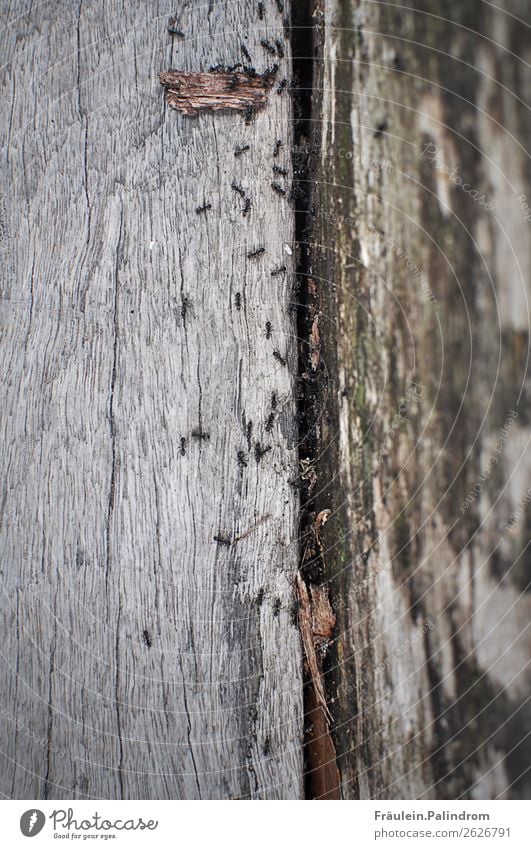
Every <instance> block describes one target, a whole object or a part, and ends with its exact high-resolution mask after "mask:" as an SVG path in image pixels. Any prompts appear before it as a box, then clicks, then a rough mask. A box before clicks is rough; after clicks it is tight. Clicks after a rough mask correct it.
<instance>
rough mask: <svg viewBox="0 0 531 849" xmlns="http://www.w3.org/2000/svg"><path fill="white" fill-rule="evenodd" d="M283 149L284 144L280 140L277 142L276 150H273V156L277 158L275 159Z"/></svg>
mask: <svg viewBox="0 0 531 849" xmlns="http://www.w3.org/2000/svg"><path fill="white" fill-rule="evenodd" d="M281 147H282V142H281V141H280V139H278V140H277V141H276V142H275V149H274V150H273V156H274V157H275V159H276V157H277V156H278V154H279V152H280V148H281Z"/></svg>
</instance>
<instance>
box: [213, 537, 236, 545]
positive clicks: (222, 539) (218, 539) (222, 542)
mask: <svg viewBox="0 0 531 849" xmlns="http://www.w3.org/2000/svg"><path fill="white" fill-rule="evenodd" d="M214 542H217V544H218V545H226V546H227V547H228V546H231V545H232V541H231V540H230V539H229V538H228V537H224V536H222V535H221V534H217V536H215V537H214Z"/></svg>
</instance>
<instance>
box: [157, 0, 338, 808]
mask: <svg viewBox="0 0 531 849" xmlns="http://www.w3.org/2000/svg"><path fill="white" fill-rule="evenodd" d="M259 6H260V4H259ZM314 12H315V4H314V0H293V2H292V12H291V21H290V22H289V23H290V24H291V44H292V55H293V84H292V97H293V114H294V132H293V141H294V147H293V153H292V159H293V174H294V179H293V189H292V192H291V199H292V200H293V203H294V215H295V241H296V245H297V271H296V282H295V285H294V287H293V292H292V295H293V302H294V306H295V310H296V316H297V337H298V374H297V399H296V403H297V421H298V428H299V462H300V469H301V474H300V477H299V479H298V481H297V482H295V485H296V486H297V487H298V488H299V492H300V539H301V544H300V563H299V571H298V574H297V586H296V592H297V600H296V606H297V613H298V623H299V628H300V632H301V640H302V646H303V650H304V658H305V661H304V762H305V796H306V798H309V799H339V798H340V778H339V771H338V767H337V761H336V751H335V746H334V742H333V738H332V733H331V725H332V715H331V713H330V710H329V707H328V700H327V694H326V680H325V677H326V676H325V670H324V663H325V658H326V653H327V648H328V644H329V642H330V639H331V638H332V635H333V631H334V628H335V624H336V619H335V615H334V613H333V610H332V607H331V605H330V602H329V599H328V590H327V588H326V586H325V583H326V580H327V578H328V577H329V576H328V574H327V569H326V563H325V552H324V548H323V545H322V543H321V537H320V532H321V528H322V525H323V524H324V523H325V522H326V519H327V518H328V515H329V513H330V511H329V510H321V511H319V512H317V510H316V508H315V506H314V504H313V500H312V493H313V489H314V487H315V484H316V482H317V475H316V472H315V466H316V462H317V457H318V438H317V431H316V427H317V414H318V399H319V397H320V395H321V384H322V381H323V379H324V378H323V376H322V375H323V372H322V369H321V362H320V332H319V314H318V312H316V309H315V302H316V291H315V288H316V286H317V284H316V283H315V281H313V280H312V279H311V277H310V272H311V268H310V242H309V239H310V235H311V224H312V215H311V209H310V153H309V151H310V150H311V144H310V142H311V141H312V139H313V136H314V133H313V132H312V126H311V122H312V94H313V87H314V85H315V80H314V46H315V44H314V42H315V38H316V27H315V23H314V17H313V15H314ZM174 23H175V22H174V21H173V23H172V20H170V24H171V27H170V28H169V31H170V33H172V34H175V35H179V36H181V35H183V33H181V32H180V31H178V30H175V29H174ZM261 43H262V45H263V46H264V47H267V48H268V50H269V52H271V53H272V54H273V55H278V56H279V57H280V58H282V57H283V56H284V51H283V49H282V50H281V48H280V47H279V42H276V45H270V44H269V43H267V42H265V41H264V40H262V42H261ZM280 50H281V52H280ZM245 53H246V54H247V56H248V53H247V51H245ZM249 59H250V57H249ZM277 71H278V65H277V64H274V65H273V66H272V67H271V68H270V69H269V70H267V71H266V72H265V73H264V74H258V73H257V72H256V70H255V68H254V67H251V66H249V65H242V63H240V62H238V63H237V64H236V65H233V66H232V67H226V66H219V65H218V66H214V67H211V68H210V69H209V71H208V72H202V73H189V72H183V71H178V70H169V71H164V72H162V73H161V74H160V82H161V84H162V85H163V86H164V88H165V90H166V100H167V103H168V104H169V105H170V106H172V107H173V108H174V109H176V110H178V111H179V112H183V113H184V114H186V115H195V114H197V113H198V112H200V111H204V110H206V111H217V110H227V109H232V110H240V111H244V112H245V113H246V117H247V119H248V120H252V118H253V117H254V113H255V112H256V111H257V110H258V109H261V108H263V107H264V106H265V105H266V104H267V100H268V96H269V92H270V90H271V88H272V86H273V84H274V81H275V77H276V74H277ZM285 83H286V80H283V81H282V83H281V84H280V86H279V90H283V88H284V87H285V85H284V84H285ZM278 144H280V142H277V145H278ZM243 150H245V148H243V149H241V150H238V151H236V154H237V155H238V154H240V153H242V152H243ZM304 151H307V152H306V153H305V152H304ZM275 155H276V154H275ZM276 172H277V173H283V171H282V169H280V168H278V166H277V167H276ZM271 185H272V188H273V189H274V190H275V191H277V192H279V193H284V194H285V190H284V189H283V188H282V187H281V186H280V185H279V184H278V183H276V182H273V183H272V184H271ZM232 188H233V189H234V190H235V191H237V192H239V193H240V194H242V195H244V193H243V190H242V189H241V188H239V187H238V186H237V185H233V187H232ZM312 200H314V199H313V198H312ZM209 208H210V205H204V206H202V207H198V209H197V210H196V211H197V213H198V214H199V213H202V212H205V211H206V210H207V209H209ZM247 210H248V207H246V208H245V212H246V211H247ZM245 212H244V214H245ZM261 252H263V248H260V249H258V250H257V251H254V252H253V253H250V254H248V258H249V259H250V258H252V257H254V256H256V255H258V254H260V253H261ZM282 270H283V269H279V270H278V272H280V271H282ZM276 273H277V271H274V272H272V274H276ZM274 355H275V356H276V357H277V359H279V361H280V362H281V363H282V364H283V365H285V361H284V360H283V358H282V357H281V355H280V354H279V352H274ZM258 450H259V443H257V451H258ZM258 459H259V458H258ZM267 518H268V517H267ZM249 532H250V531H249ZM246 535H247V533H246V534H243V535H242V536H240V537H237V538H236V539H234V540H231V539H229V538H228V537H226V536H222V535H218V536H216V537H214V539H215V541H216V542H217V543H218V544H220V545H227V546H230V545H234V544H235V543H237V542H238V541H239V540H241V539H243V538H244V537H245V536H246Z"/></svg>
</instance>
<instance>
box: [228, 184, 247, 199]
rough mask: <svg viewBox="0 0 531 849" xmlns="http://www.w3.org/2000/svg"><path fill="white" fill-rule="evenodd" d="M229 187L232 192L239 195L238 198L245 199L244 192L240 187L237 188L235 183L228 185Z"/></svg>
mask: <svg viewBox="0 0 531 849" xmlns="http://www.w3.org/2000/svg"><path fill="white" fill-rule="evenodd" d="M230 187H231V189H233V191H235V192H238V194H239V195H240V197H242V198H244V197H245V190H244V189H242V187H241V186H238V184H237V183H231V184H230Z"/></svg>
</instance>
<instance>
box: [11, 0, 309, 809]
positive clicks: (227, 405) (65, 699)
mask: <svg viewBox="0 0 531 849" xmlns="http://www.w3.org/2000/svg"><path fill="white" fill-rule="evenodd" d="M285 5H286V11H287V12H289V9H288V8H287V4H285ZM170 15H175V17H176V24H175V26H176V27H177V29H178V30H181V31H182V32H183V33H184V38H174V39H172V38H171V37H170V35H169V34H168V32H167V24H168V18H169V16H170ZM2 21H3V26H2V30H1V33H0V43H1V54H2V57H3V69H2V76H1V85H2V96H3V100H4V105H5V108H4V110H3V114H4V119H3V124H2V145H3V157H2V163H3V185H4V190H3V196H2V199H1V207H0V209H1V226H0V253H1V260H2V300H1V311H2V324H3V341H2V348H1V365H0V368H1V373H2V375H3V389H2V411H3V414H2V435H1V442H2V457H3V460H2V464H3V469H2V502H1V507H2V518H1V522H2V524H1V534H2V540H1V545H2V562H3V566H2V589H3V602H2V627H1V634H2V647H1V666H2V669H1V682H2V683H1V688H2V706H3V709H2V712H1V713H0V723H1V726H2V729H1V740H2V747H1V766H0V792H1V794H2V795H3V796H4V797H14V798H35V799H39V798H54V799H61V798H74V799H75V798H87V797H103V798H111V799H112V798H128V799H131V798H159V799H166V798H175V799H179V798H187V799H198V798H201V799H207V798H234V797H245V798H249V797H252V798H299V797H300V796H301V793H302V787H301V785H302V755H301V751H302V748H301V734H302V726H303V719H302V682H301V675H302V652H301V645H300V638H299V634H298V630H297V626H296V622H295V621H294V620H293V617H292V616H291V612H290V608H291V605H292V602H293V599H294V579H295V574H296V569H297V563H298V544H297V533H298V531H297V497H296V493H295V491H294V490H293V488H291V487H290V486H289V484H288V481H289V479H290V478H293V477H294V476H295V475H296V474H297V445H296V428H295V424H294V378H293V374H294V369H295V368H296V363H295V361H296V351H295V348H296V345H295V336H294V327H293V325H292V318H291V317H290V314H289V312H288V302H289V292H288V280H289V275H290V273H291V272H292V271H293V257H292V254H291V252H290V250H289V246H290V245H291V243H292V240H293V215H292V212H291V211H290V208H289V205H288V203H287V201H286V199H285V198H284V197H282V196H280V195H279V194H277V193H275V192H274V191H272V189H271V185H270V184H271V179H272V172H271V167H272V163H273V162H280V161H281V159H282V155H281V156H280V157H278V158H277V159H273V149H274V145H275V143H276V141H277V139H280V140H282V141H283V143H284V145H285V150H286V151H288V150H289V147H290V139H291V135H290V134H291V106H290V98H289V93H288V91H285V92H284V93H283V94H278V95H277V94H276V93H275V92H273V93H271V96H270V100H269V104H268V106H267V108H266V109H264V110H262V111H261V112H260V114H259V115H258V116H257V118H256V120H255V122H254V123H251V124H249V125H246V124H245V122H244V120H243V119H242V117H241V116H239V115H235V114H216V115H209V114H206V115H200V116H199V117H197V118H195V119H194V120H192V121H191V120H190V119H187V118H186V117H184V116H181V115H178V114H177V113H175V112H174V111H172V110H169V109H168V108H167V106H165V104H164V97H163V90H162V89H161V86H160V83H159V73H160V71H162V70H163V69H165V68H169V67H176V66H177V65H178V67H179V68H181V69H183V70H185V71H189V72H196V71H204V70H206V69H208V67H209V66H210V65H212V64H217V63H224V64H233V63H235V62H237V61H240V60H241V52H240V45H241V43H244V44H245V45H246V47H247V49H248V50H249V52H250V54H251V56H252V57H253V62H254V64H255V66H256V68H257V70H258V71H259V72H263V71H264V70H265V69H266V68H267V66H268V64H271V60H270V57H269V56H268V54H267V51H265V50H264V48H263V47H262V46H261V45H260V39H262V38H267V39H281V40H284V33H283V23H282V16H281V15H280V13H279V12H278V10H277V8H276V6H275V4H271V5H270V6H268V8H267V10H266V15H265V17H264V20H263V21H259V19H258V16H257V10H256V3H255V2H253V0H244V2H241V0H240V2H229V3H221V2H210V3H196V2H194V3H191V2H184V0H180V2H174V0H172V2H171V3H169V2H156V3H155V2H148V3H143V4H138V3H134V2H131V0H124V2H121V3H115V2H103V0H79V2H72V0H68V2H67V0H59V2H56V3H53V4H44V5H42V4H41V5H40V6H39V7H37V8H32V4H31V3H30V2H21V3H16V4H14V3H9V2H4V3H3V4H2ZM278 61H279V63H280V65H281V72H282V73H283V75H285V76H288V73H289V67H290V54H289V45H288V44H287V43H286V45H285V57H284V58H283V59H278ZM245 144H248V145H249V150H248V151H246V152H245V153H244V154H242V155H241V156H238V157H235V156H234V150H235V149H236V148H237V147H238V146H242V145H245ZM281 164H284V165H285V166H286V167H289V165H290V163H289V158H288V159H286V162H284V161H283V160H282V162H281ZM233 182H235V183H237V184H238V185H240V186H241V187H243V189H244V192H245V194H246V197H249V198H250V199H251V201H252V206H251V208H250V211H248V214H247V215H246V216H245V217H244V216H243V215H242V207H243V206H244V202H243V199H242V198H241V197H240V196H239V195H238V194H237V193H235V191H234V190H233V189H232V188H231V184H232V183H233ZM203 205H207V207H208V205H210V208H207V209H206V210H205V212H204V213H202V214H197V213H196V209H197V208H198V207H201V206H203ZM286 246H288V249H286ZM260 247H264V248H265V251H264V253H262V254H258V255H257V256H256V257H255V258H254V259H248V258H247V255H248V253H251V252H253V251H255V250H257V249H258V248H260ZM281 265H286V266H287V274H286V275H278V276H275V277H271V275H270V271H271V270H272V269H274V268H275V267H278V266H281ZM267 321H269V322H270V325H271V328H272V329H271V334H270V336H271V338H270V339H266V330H265V325H266V322H267ZM275 350H276V351H278V352H280V354H281V357H282V360H283V361H285V362H286V365H283V364H282V362H281V361H279V360H278V358H275V356H274V355H273V354H274V351H275ZM273 393H274V394H275V396H276V408H275V415H274V421H273V423H271V422H269V425H270V426H269V428H268V429H267V430H266V423H267V422H268V420H269V417H270V414H271V400H272V394H273ZM257 446H258V448H257ZM265 449H270V450H267V451H266V450H265ZM262 450H263V451H264V453H263V454H262V453H261V451H262ZM239 452H240V453H239ZM264 517H265V518H264ZM216 536H221V537H222V538H224V537H229V538H230V539H231V540H234V539H235V538H236V537H238V538H239V540H238V542H237V543H235V544H234V545H232V546H230V547H229V546H225V545H223V544H222V543H219V542H216V541H215V540H214V537H216Z"/></svg>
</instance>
